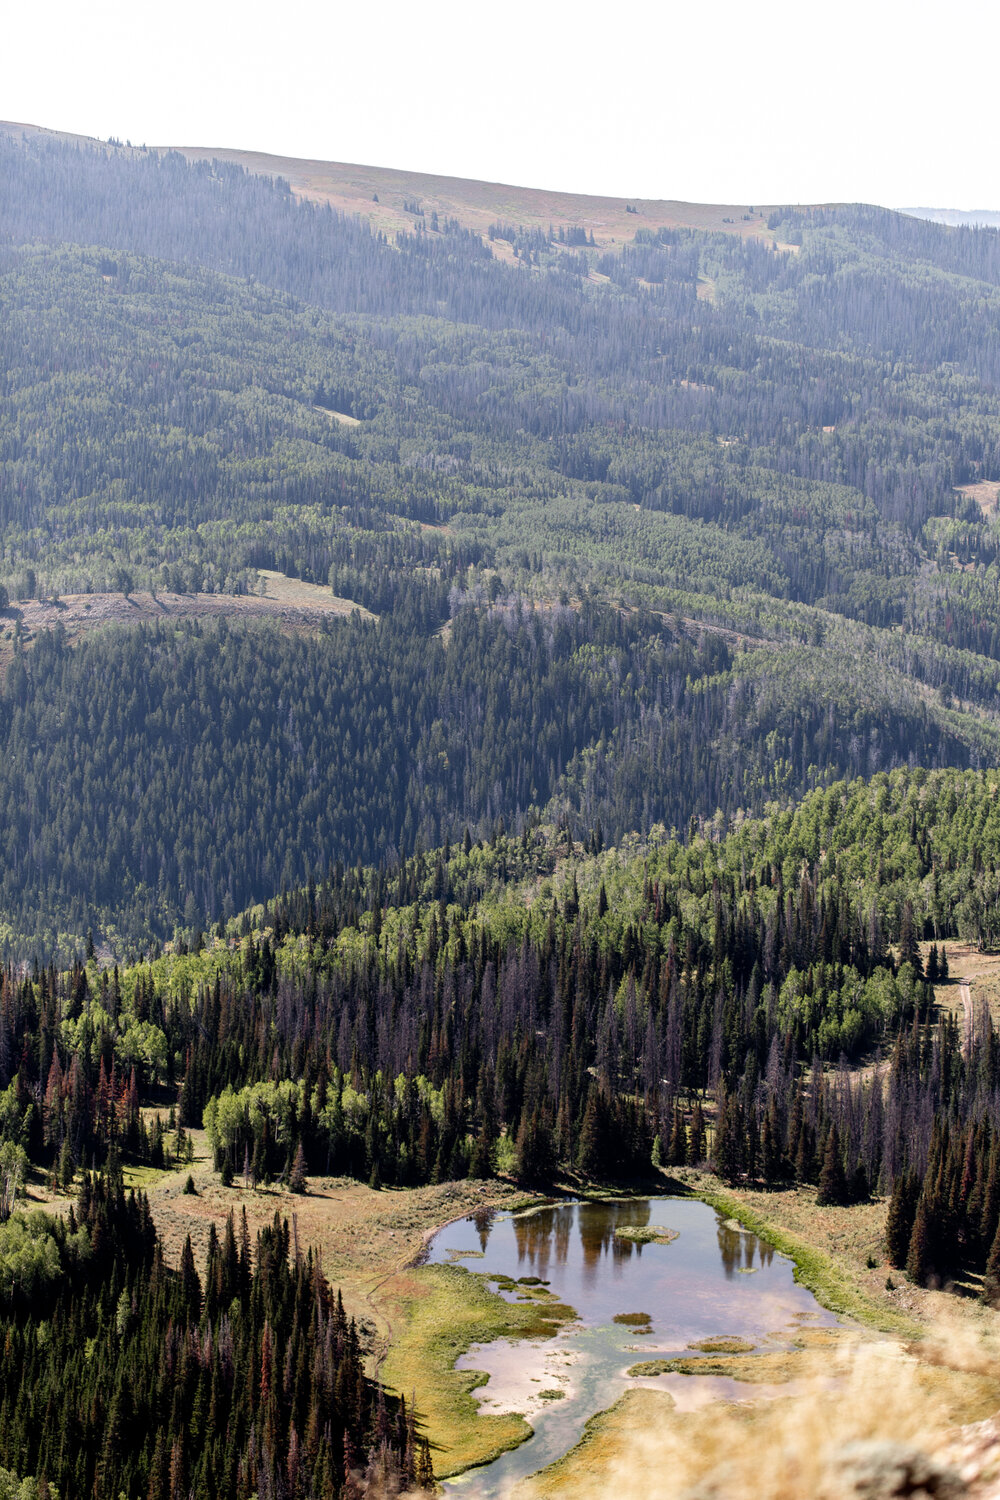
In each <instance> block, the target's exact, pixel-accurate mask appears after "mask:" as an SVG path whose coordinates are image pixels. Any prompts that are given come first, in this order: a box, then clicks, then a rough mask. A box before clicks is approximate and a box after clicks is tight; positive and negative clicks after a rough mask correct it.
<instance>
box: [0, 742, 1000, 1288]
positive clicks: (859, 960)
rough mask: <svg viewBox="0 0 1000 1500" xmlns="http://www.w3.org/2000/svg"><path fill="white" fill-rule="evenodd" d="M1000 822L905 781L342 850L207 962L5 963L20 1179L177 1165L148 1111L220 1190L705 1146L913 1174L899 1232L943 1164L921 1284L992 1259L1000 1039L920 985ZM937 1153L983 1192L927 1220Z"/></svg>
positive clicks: (5, 1137) (976, 889) (983, 924)
mask: <svg viewBox="0 0 1000 1500" xmlns="http://www.w3.org/2000/svg"><path fill="white" fill-rule="evenodd" d="M998 807H1000V780H998V776H997V774H996V773H978V772H966V773H959V772H951V771H948V772H936V773H927V772H923V771H915V772H912V773H911V772H896V773H893V774H892V775H891V776H877V777H875V778H874V780H872V781H868V782H865V781H855V782H851V783H838V784H836V785H834V786H832V787H830V788H829V789H828V790H826V791H820V792H816V793H814V794H813V795H812V796H811V797H809V798H807V799H806V800H805V801H804V802H803V803H802V804H801V805H799V806H798V807H796V808H795V809H793V810H791V811H789V812H787V813H774V814H773V815H772V816H771V817H770V818H768V819H766V820H762V821H749V822H747V823H745V824H744V825H743V826H742V827H740V828H739V829H737V830H736V831H734V832H733V833H731V834H729V835H728V836H727V837H726V838H724V839H723V840H722V841H721V842H720V841H717V840H716V839H714V838H712V837H710V836H703V835H697V836H694V837H693V838H691V839H690V840H689V841H687V842H686V843H681V842H679V841H676V840H671V839H667V838H666V837H665V836H664V835H663V834H662V831H659V830H657V831H654V833H653V836H652V838H651V840H650V841H649V843H648V844H647V845H646V846H644V847H643V846H636V845H635V843H634V841H633V847H631V848H630V847H629V846H628V844H626V846H625V847H623V848H621V849H612V850H605V851H599V852H593V850H592V851H591V852H589V853H588V852H587V851H585V850H583V849H582V848H581V847H580V846H579V845H573V844H572V843H571V842H570V841H569V839H568V836H567V834H566V832H565V830H563V831H559V830H556V829H552V828H550V829H548V830H546V829H536V830H535V831H534V832H531V833H528V832H526V833H525V834H524V835H521V836H518V837H514V838H511V837H509V836H506V835H499V836H497V837H496V838H495V839H493V840H492V841H491V842H489V843H485V844H479V843H475V842H473V841H472V840H471V838H466V839H465V840H463V841H462V843H461V844H460V845H458V846H453V847H450V848H448V847H446V848H443V849H441V850H439V851H436V852H434V853H431V854H426V855H418V856H417V857H415V858H411V859H407V860H405V861H403V862H402V863H400V864H399V865H398V866H397V867H396V868H394V869H393V870H391V871H389V872H387V871H386V870H385V869H372V868H367V869H363V868H357V869H354V870H351V869H345V868H344V867H338V869H337V870H335V871H334V872H333V874H332V875H331V877H330V878H329V879H328V880H326V881H324V882H322V883H321V884H319V885H309V886H308V887H306V888H302V889H299V890H297V891H296V892H292V893H289V894H288V895H287V896H285V897H282V898H280V899H277V900H275V901H274V902H273V903H270V904H268V905H267V906H262V907H257V908H255V909H253V910H252V911H249V912H246V913H244V914H241V915H240V916H238V917H234V918H232V919H231V920H230V922H229V923H228V924H227V925H226V926H225V927H222V926H221V925H220V929H219V933H218V934H217V935H213V934H210V935H209V936H208V938H207V939H206V938H205V937H204V935H202V934H199V935H198V936H197V938H196V940H195V942H194V945H193V947H192V950H191V951H190V952H183V953H179V954H173V955H168V956H164V957H161V958H158V959H156V960H154V961H153V962H150V963H142V964H139V965H137V966H133V967H131V968H128V969H124V970H119V969H118V968H115V969H114V970H113V971H111V970H109V969H107V968H104V969H101V968H100V967H99V966H98V964H97V963H96V961H95V960H94V959H90V960H89V961H88V962H87V963H85V964H84V963H80V964H77V965H76V966H75V967H74V968H73V969H72V970H70V971H67V972H64V973H58V972H57V971H56V970H55V969H49V970H38V969H36V970H35V971H34V973H32V974H29V975H26V976H24V977H23V978H19V977H18V976H17V975H16V974H15V973H13V972H12V971H11V970H10V969H8V970H7V971H6V973H5V976H4V979H3V984H2V987H0V1140H2V1141H3V1142H4V1143H5V1144H4V1145H3V1146H0V1150H3V1151H4V1152H5V1153H6V1155H5V1157H4V1158H3V1160H4V1162H5V1170H6V1172H7V1174H8V1178H9V1177H10V1176H11V1174H16V1173H17V1171H18V1162H19V1161H20V1162H24V1161H25V1160H31V1161H33V1162H36V1163H40V1164H41V1165H42V1166H43V1167H45V1169H46V1171H50V1172H52V1173H54V1174H55V1175H56V1176H57V1177H58V1178H61V1179H62V1180H69V1179H70V1178H71V1177H72V1175H73V1172H74V1169H75V1168H76V1167H77V1166H78V1165H80V1164H83V1163H87V1164H92V1163H97V1164H98V1165H99V1164H101V1163H102V1162H108V1163H110V1165H111V1166H112V1167H113V1166H114V1164H115V1162H116V1161H118V1160H119V1159H120V1158H121V1157H122V1156H124V1157H125V1158H126V1159H128V1160H132V1161H139V1162H146V1163H149V1164H150V1165H151V1166H153V1167H162V1166H163V1165H164V1164H165V1161H166V1157H165V1151H167V1150H172V1149H173V1148H172V1146H170V1145H169V1144H168V1143H166V1142H165V1138H164V1133H163V1130H162V1128H161V1125H160V1123H154V1124H153V1126H152V1127H151V1128H150V1127H149V1126H148V1125H147V1123H146V1121H145V1120H144V1118H143V1116H142V1115H141V1113H140V1101H141V1100H142V1099H144V1098H146V1097H152V1096H154V1095H155V1096H156V1097H158V1098H159V1099H160V1100H164V1099H176V1109H177V1119H178V1121H179V1124H180V1125H181V1127H185V1126H199V1125H201V1124H202V1123H204V1125H205V1126H206V1127H207V1130H208V1135H209V1139H210V1141H211V1143H212V1145H213V1148H214V1152H215V1164H216V1167H217V1168H218V1170H219V1171H220V1172H221V1173H222V1180H223V1182H224V1183H231V1182H232V1181H233V1180H234V1178H235V1177H239V1178H240V1179H241V1180H245V1181H246V1182H247V1183H250V1182H252V1183H254V1184H257V1183H260V1182H264V1181H267V1180H268V1179H270V1178H272V1177H282V1178H283V1179H284V1180H286V1181H293V1182H295V1181H297V1182H299V1183H301V1182H302V1181H303V1179H304V1177H305V1174H306V1173H330V1172H333V1173H347V1174H350V1175H354V1176H361V1177H363V1178H366V1179H370V1180H371V1181H372V1182H374V1183H383V1182H384V1183H393V1184H397V1185H415V1184H419V1183H423V1182H427V1181H442V1180H445V1179H449V1178H456V1177H464V1176H466V1175H469V1176H473V1177H482V1178H488V1177H490V1176H492V1175H493V1174H494V1173H496V1172H498V1171H504V1172H508V1173H513V1174H514V1175H516V1176H517V1177H519V1178H520V1180H522V1181H524V1182H526V1183H529V1184H531V1183H534V1184H538V1185H548V1184H550V1183H551V1182H553V1181H554V1180H557V1179H559V1178H564V1177H565V1176H566V1174H569V1175H570V1177H572V1176H573V1174H575V1173H577V1172H579V1173H582V1174H584V1175H585V1176H596V1177H598V1178H621V1177H622V1176H625V1177H628V1176H632V1175H638V1176H640V1178H641V1176H642V1174H643V1173H644V1172H645V1171H647V1170H648V1165H649V1162H650V1159H651V1158H652V1159H654V1160H655V1161H657V1162H662V1163H663V1164H665V1165H669V1164H674V1165H680V1164H683V1163H686V1162H688V1161H695V1162H698V1161H703V1160H705V1159H706V1157H709V1158H711V1160H712V1161H713V1163H714V1164H715V1166H716V1169H717V1170H718V1171H719V1173H720V1174H721V1175H722V1176H724V1177H726V1178H729V1179H731V1180H733V1181H742V1180H749V1181H751V1182H753V1181H757V1180H763V1181H764V1182H766V1183H770V1184H777V1183H780V1182H785V1181H792V1180H798V1181H801V1182H806V1183H818V1184H819V1188H820V1193H821V1197H822V1196H823V1195H825V1197H826V1199H827V1201H829V1202H833V1203H842V1202H851V1201H856V1200H859V1199H865V1198H867V1197H868V1195H869V1194H870V1193H872V1192H875V1191H880V1192H889V1191H890V1190H891V1189H893V1188H894V1185H895V1186H896V1187H897V1188H898V1191H899V1193H901V1194H904V1195H905V1194H909V1195H910V1197H908V1198H906V1200H905V1202H904V1203H903V1206H902V1208H901V1210H900V1212H901V1213H903V1214H904V1221H905V1223H906V1236H907V1237H908V1236H909V1235H910V1233H911V1231H912V1230H913V1227H914V1215H915V1213H916V1210H917V1207H918V1200H919V1197H920V1184H921V1182H922V1181H923V1178H924V1174H925V1173H929V1179H930V1187H929V1188H928V1194H927V1197H928V1206H927V1208H926V1213H931V1212H937V1213H938V1214H939V1218H940V1221H941V1223H940V1225H939V1228H938V1231H937V1232H936V1234H935V1235H934V1236H933V1251H932V1252H924V1261H923V1263H922V1269H920V1270H919V1274H920V1276H921V1277H923V1276H926V1275H928V1274H930V1272H931V1271H932V1270H933V1271H936V1272H937V1273H939V1274H945V1273H946V1272H947V1271H949V1270H950V1269H951V1268H952V1267H953V1266H954V1265H956V1264H958V1263H959V1262H960V1261H962V1262H964V1261H969V1260H971V1261H973V1262H975V1261H977V1260H978V1262H979V1264H980V1266H982V1265H983V1264H984V1263H985V1259H986V1255H987V1252H988V1251H989V1249H990V1247H991V1245H992V1243H993V1240H994V1238H995V1237H996V1231H997V1219H998V1216H1000V1139H998V1136H997V1132H998V1129H1000V1117H998V1115H997V1105H996V1100H997V1082H998V1078H1000V1071H998V1070H1000V1037H998V1036H997V1034H996V1033H995V1032H994V1031H993V1029H992V1026H991V1023H990V1021H989V1016H988V1014H986V1015H984V1016H981V1017H980V1018H979V1019H978V1020H977V1033H976V1038H975V1040H976V1045H975V1048H974V1050H973V1049H971V1048H970V1047H969V1046H968V1045H967V1040H966V1042H965V1043H963V1038H962V1036H961V1035H960V1033H959V1029H958V1027H957V1026H956V1024H955V1023H954V1022H953V1021H950V1020H949V1019H948V1017H947V1015H945V1016H943V1017H938V1015H937V1013H936V1011H935V1009H934V1006H935V997H934V990H933V984H934V983H935V982H939V981H940V980H941V979H942V977H943V976H946V974H947V946H948V942H949V940H953V939H955V938H957V937H962V938H965V939H971V940H973V941H976V940H981V941H991V940H995V936H996V934H997V932H998V931H1000V813H998ZM921 940H924V941H927V940H930V941H931V942H932V947H931V949H930V951H929V956H928V958H927V960H926V962H925V960H924V958H923V957H922V954H921V948H920V942H921ZM872 1059H881V1063H882V1066H881V1067H880V1068H875V1069H873V1068H871V1067H870V1066H869V1067H867V1068H866V1069H865V1070H864V1072H862V1073H857V1072H854V1071H851V1070H850V1069H849V1067H848V1064H857V1063H859V1062H868V1063H870V1062H871V1061H872ZM824 1065H827V1066H824ZM958 1141H960V1142H961V1146H960V1147H959V1146H958V1145H957V1144H956V1142H958ZM949 1150H950V1156H949V1158H948V1159H949V1161H951V1162H952V1163H953V1164H954V1162H955V1161H956V1160H957V1161H958V1167H954V1166H953V1167H952V1168H949V1170H959V1169H961V1171H960V1175H961V1172H962V1171H964V1173H965V1175H966V1177H967V1178H968V1181H967V1183H966V1187H965V1189H964V1196H963V1197H962V1198H961V1199H960V1200H959V1199H955V1198H954V1197H952V1199H951V1202H950V1207H948V1204H947V1201H946V1202H945V1205H944V1207H942V1206H941V1205H940V1203H938V1204H937V1207H936V1208H932V1206H931V1204H930V1199H931V1197H932V1192H936V1193H937V1194H938V1195H940V1194H941V1192H942V1191H943V1190H942V1188H941V1182H940V1172H941V1162H942V1157H943V1155H947V1154H948V1153H949ZM956 1151H958V1157H956V1156H955V1152H956ZM21 1153H24V1154H23V1156H22V1155H21ZM963 1163H964V1166H963ZM973 1181H975V1183H976V1184H977V1189H976V1192H975V1193H974V1194H973V1193H972V1192H971V1187H972V1183H973ZM900 1184H902V1186H899V1185H900ZM944 1191H945V1198H946V1200H947V1190H944ZM935 1202H937V1200H935ZM906 1213H908V1214H909V1218H908V1219H905V1214H906ZM926 1213H925V1217H926ZM898 1233H899V1231H897V1237H898ZM908 1250H909V1244H908V1238H907V1244H906V1245H905V1246H904V1247H903V1256H902V1258H903V1260H904V1261H905V1260H906V1257H907V1254H908ZM897 1253H898V1252H897ZM934 1256H936V1257H937V1259H936V1260H935V1259H933V1257H934ZM998 1256H1000V1251H998ZM998 1265H1000V1262H998ZM918 1269H919V1268H918Z"/></svg>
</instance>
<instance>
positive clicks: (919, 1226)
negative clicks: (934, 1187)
mask: <svg viewBox="0 0 1000 1500" xmlns="http://www.w3.org/2000/svg"><path fill="white" fill-rule="evenodd" d="M933 1272H934V1261H933V1250H932V1240H931V1215H930V1211H929V1208H928V1202H927V1192H926V1189H925V1190H924V1191H923V1192H922V1193H921V1194H920V1202H919V1203H918V1204H917V1213H916V1217H915V1219H914V1221H913V1231H912V1233H911V1235H910V1244H909V1248H908V1250H907V1254H906V1274H907V1276H909V1278H910V1280H911V1281H914V1282H916V1284H917V1286H926V1285H927V1282H928V1280H929V1278H930V1277H931V1275H932V1274H933Z"/></svg>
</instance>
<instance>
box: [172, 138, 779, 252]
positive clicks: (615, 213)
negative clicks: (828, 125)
mask: <svg viewBox="0 0 1000 1500" xmlns="http://www.w3.org/2000/svg"><path fill="white" fill-rule="evenodd" d="M181 154H182V155H183V156H186V157H187V158H188V160H189V161H210V160H212V158H213V157H214V158H217V159H220V160H222V161H231V162H238V163H239V164H240V165H241V166H242V167H245V168H246V169H247V170H248V171H250V172H256V173H259V174H261V175H263V176H277V177H283V178H284V179H285V180H286V182H288V183H289V184H290V186H291V188H292V191H293V192H295V193H296V194H298V196H300V197H302V198H311V199H313V200H314V201H316V202H320V203H329V204H331V205H332V206H333V207H334V208H338V209H340V210H341V211H342V212H344V213H348V214H359V215H361V216H362V217H364V218H366V219H368V220H369V221H370V222H371V223H372V224H373V225H375V226H376V228H378V229H381V230H384V231H385V232H386V233H387V234H390V235H392V234H395V233H396V231H397V230H400V229H402V230H412V228H413V225H414V223H415V222H418V221H417V220H416V219H415V216H414V215H413V214H412V213H409V212H407V210H406V208H405V207H404V205H405V204H406V203H413V202H415V201H416V202H418V203H419V204H420V206H421V207H422V208H423V210H424V220H423V222H424V223H425V224H426V225H427V226H428V227H429V225H430V222H431V213H432V211H434V210H436V211H437V213H438V215H439V217H440V218H441V219H442V220H444V219H445V218H451V219H457V220H458V222H459V223H460V224H462V225H464V226H465V227H466V228H468V229H474V230H476V232H477V233H479V234H483V235H485V233H486V232H487V230H488V229H489V227H490V225H491V224H494V223H502V224H510V225H513V226H514V227H515V228H520V227H523V228H525V229H541V230H543V231H547V230H548V228H549V226H550V225H553V226H554V227H556V228H557V229H558V227H559V226H560V225H561V226H563V227H564V228H569V227H571V226H575V225H580V226H582V227H583V228H585V229H587V230H588V231H590V230H593V233H594V238H595V240H596V242H597V244H598V245H600V246H607V245H612V244H618V245H620V244H622V243H623V242H624V241H625V240H630V239H632V238H633V236H634V235H635V232H636V230H637V229H659V228H661V227H662V228H671V229H676V228H691V229H705V230H714V231H719V232H721V233H724V234H735V235H740V236H750V237H753V238H758V239H766V240H773V238H774V236H773V234H772V232H771V231H770V230H769V229H768V228H767V214H768V212H769V210H768V209H767V208H762V207H761V206H760V205H756V204H755V205H754V206H753V208H754V211H753V213H752V214H750V211H749V205H747V204H725V203H684V202H681V201H679V200H677V199H649V198H630V197H620V198H606V197H595V196H591V195H588V194H583V193H562V192H558V191H554V190H549V189H545V188H525V187H516V186H513V185H511V184H509V183H501V182H478V181H476V180H474V179H472V178H464V177H443V176H437V175H435V174H432V173H427V172H404V171H397V170H396V169H394V168H392V167H369V166H361V165H358V164H355V163H347V162H328V161H306V160H302V159H299V158H296V157H285V156H270V155H268V154H266V153H265V152H259V151H233V150H221V149H218V148H215V147H204V146H191V147H182V148H181ZM376 196H377V198H378V201H377V202H376V201H375V198H376ZM627 205H628V206H630V207H632V208H634V209H636V212H635V213H629V212H628V209H627ZM745 215H746V216H747V217H744V216H745ZM795 248H796V249H797V248H798V247H797V246H796V247H795ZM493 249H494V254H496V255H497V256H498V258H499V259H505V260H510V259H511V258H512V257H511V252H510V247H509V246H508V245H506V244H504V243H503V242H499V241H498V242H496V243H495V244H494V247H493Z"/></svg>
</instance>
